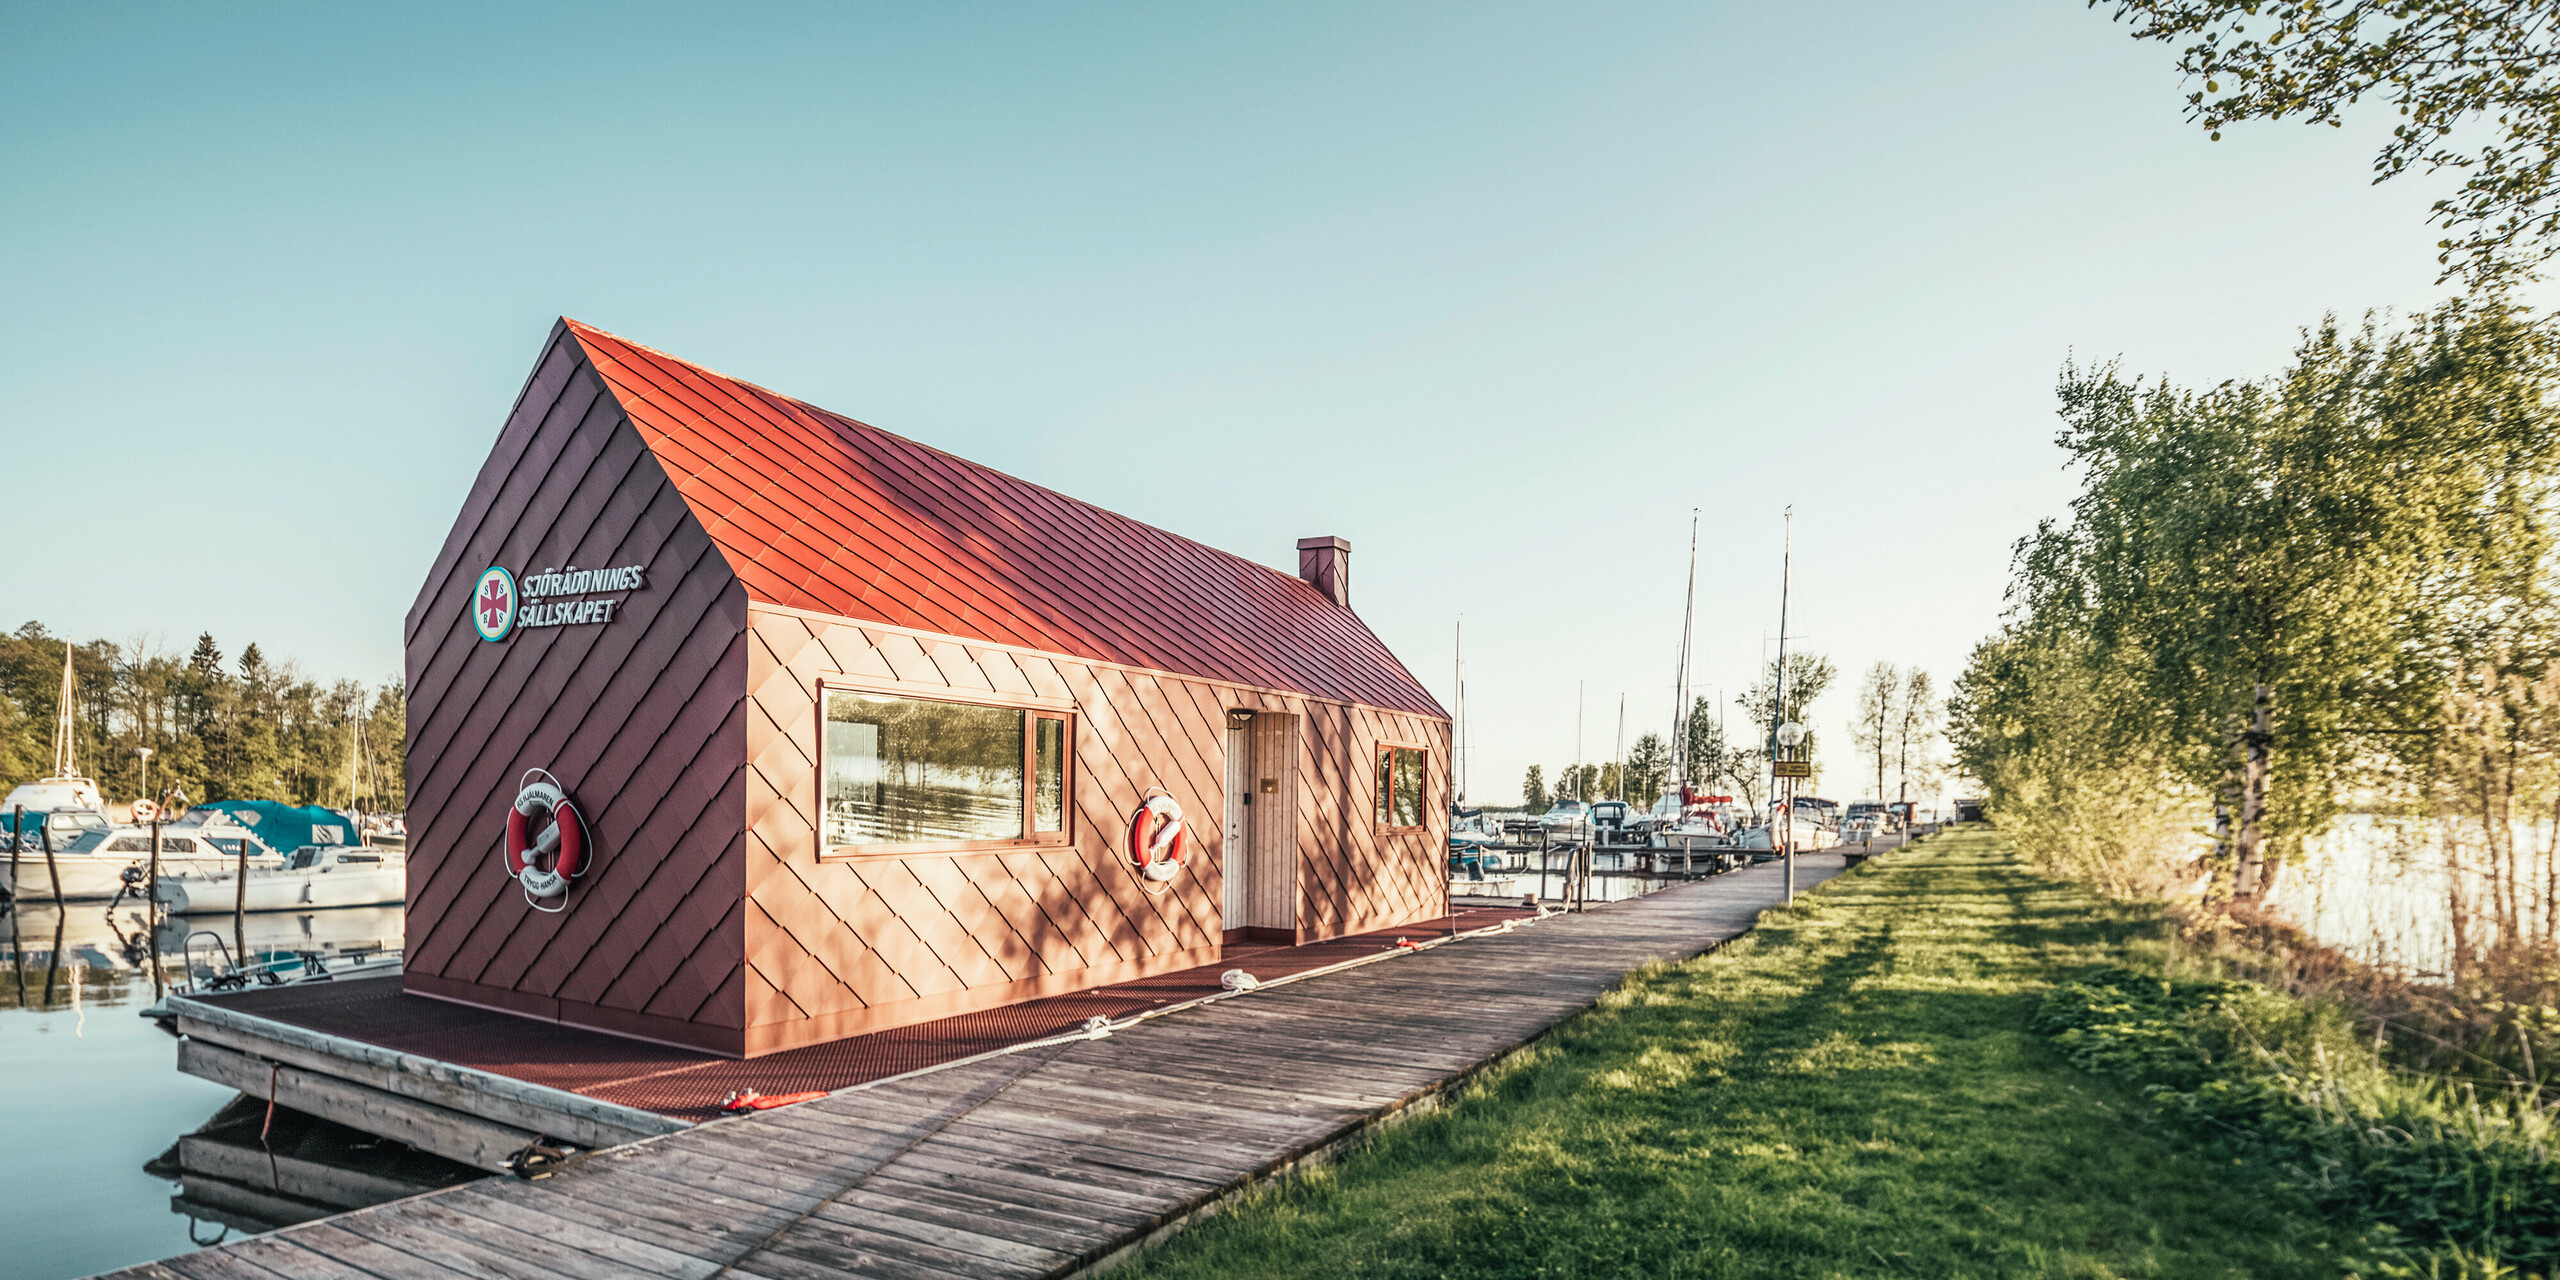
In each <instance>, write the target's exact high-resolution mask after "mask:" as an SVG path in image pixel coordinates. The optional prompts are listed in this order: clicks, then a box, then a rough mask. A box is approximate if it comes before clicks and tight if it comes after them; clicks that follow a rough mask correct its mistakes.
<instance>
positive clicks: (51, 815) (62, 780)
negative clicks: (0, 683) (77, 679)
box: [0, 640, 110, 853]
mask: <svg viewBox="0 0 2560 1280" xmlns="http://www.w3.org/2000/svg"><path fill="white" fill-rule="evenodd" d="M71 694H72V680H71V642H70V641H68V640H65V641H63V642H62V693H61V696H60V697H58V698H56V699H55V701H54V704H53V768H52V771H51V772H50V773H48V774H47V775H46V776H44V777H41V778H38V779H36V780H35V781H33V782H24V783H20V784H18V785H17V786H16V787H14V788H12V789H11V790H10V792H9V795H8V798H7V799H5V800H0V852H8V851H10V850H11V849H13V848H15V846H16V844H17V834H18V822H19V817H18V815H19V813H20V812H21V811H23V812H24V813H25V814H26V822H27V832H26V835H27V839H26V847H25V848H24V849H23V850H19V851H20V852H24V853H35V852H37V850H38V848H39V846H40V844H41V842H40V841H39V840H38V839H37V827H38V825H39V824H41V825H42V826H44V827H47V828H50V829H51V833H52V836H53V847H54V848H56V849H61V848H64V847H66V846H68V845H69V844H70V843H71V842H72V841H73V840H76V839H78V838H80V836H81V835H82V834H83V833H85V832H89V831H95V830H99V829H101V828H104V827H106V826H108V825H110V824H109V823H108V821H107V815H106V807H107V806H106V800H105V798H104V797H102V796H100V795H99V794H98V784H97V782H96V781H95V780H93V779H90V778H86V777H83V776H81V774H80V771H79V770H78V769H77V768H75V767H73V764H74V762H73V760H72V752H73V749H74V746H75V745H76V742H77V738H76V737H75V735H74V734H73V732H72V727H73V725H74V724H75V723H76V722H75V721H74V720H73V719H72V711H71Z"/></svg>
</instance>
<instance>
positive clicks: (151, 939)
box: [0, 902, 404, 1008]
mask: <svg viewBox="0 0 2560 1280" xmlns="http://www.w3.org/2000/svg"><path fill="white" fill-rule="evenodd" d="M403 925H404V921H403V919H402V915H401V911H400V909H399V908H397V907H344V908H339V909H337V910H333V911H305V912H297V913H291V914H286V913H273V914H266V915H251V916H248V917H247V918H245V919H243V920H242V921H241V922H240V926H241V927H240V930H239V936H238V937H237V938H235V937H234V936H233V932H232V929H231V927H230V925H229V923H228V922H220V923H216V922H213V921H207V920H203V919H197V920H187V919H184V918H178V917H172V918H168V919H164V920H163V921H161V923H160V926H159V928H158V929H156V930H155V929H153V928H152V927H151V926H150V924H149V922H148V921H147V919H146V918H145V916H144V914H143V911H142V909H141V907H140V906H139V905H138V904H137V905H134V906H131V907H129V908H123V909H119V910H117V911H116V912H114V913H113V914H110V913H108V912H107V911H104V910H101V909H100V907H99V906H98V904H96V903H85V902H74V903H68V904H65V905H62V906H56V905H54V904H52V903H23V902H22V903H18V904H17V905H16V906H15V907H14V908H11V909H9V910H7V911H5V912H0V972H6V973H7V974H9V975H10V976H11V977H12V978H13V979H14V981H15V984H16V991H17V992H18V993H19V995H20V1003H21V1004H22V1005H23V1006H24V1007H37V1006H39V1005H41V1006H43V1007H48V1008H50V1007H56V1006H60V1005H66V1004H68V1003H70V1002H71V1000H72V999H74V992H73V990H72V984H74V983H77V984H79V986H80V987H81V990H80V991H79V992H78V996H77V998H79V999H82V1000H85V1001H88V1002H90V1003H96V1004H112V1003H117V1002H120V1001H121V1000H122V999H124V998H125V997H126V996H130V995H135V994H142V993H144V992H147V990H148V988H147V987H137V986H136V984H137V983H148V982H149V981H150V978H151V972H152V971H151V968H150V965H151V964H152V962H153V958H154V956H155V955H156V956H157V958H158V963H159V966H160V974H161V979H162V981H164V982H167V983H171V984H173V985H179V986H185V985H190V984H206V985H210V984H212V983H213V982H214V981H215V980H216V979H218V978H221V977H223V976H224V975H226V974H230V973H233V972H238V971H245V975H246V978H247V980H250V981H259V982H290V981H296V980H299V979H301V978H304V977H310V976H321V975H322V974H326V975H327V976H332V977H344V976H350V975H351V974H354V973H357V972H375V971H379V970H381V969H382V968H384V967H386V966H387V967H389V968H390V969H391V970H392V971H394V972H396V971H397V966H398V964H399V955H400V945H401V930H402V927H403ZM191 939H192V940H193V941H194V944H195V945H194V947H193V948H192V952H193V954H192V956H190V948H189V946H188V943H189V941H190V940H191ZM235 946H238V947H241V948H242V949H243V950H245V953H246V954H245V957H241V958H243V959H245V960H246V962H247V963H246V964H245V965H244V964H241V963H238V962H237V961H236V960H235V958H234V956H233V954H232V949H233V948H234V947H235ZM262 975H263V976H262ZM48 993H49V994H48ZM142 998H144V999H146V1000H147V999H150V998H151V997H150V996H149V995H147V994H143V995H142Z"/></svg>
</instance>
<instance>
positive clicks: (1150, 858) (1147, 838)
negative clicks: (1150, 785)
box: [1128, 791, 1188, 884]
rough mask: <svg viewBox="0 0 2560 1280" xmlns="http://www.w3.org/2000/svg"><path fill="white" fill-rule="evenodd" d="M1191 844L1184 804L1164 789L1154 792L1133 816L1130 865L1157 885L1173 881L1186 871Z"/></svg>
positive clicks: (1130, 826)
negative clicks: (1184, 865)
mask: <svg viewBox="0 0 2560 1280" xmlns="http://www.w3.org/2000/svg"><path fill="white" fill-rule="evenodd" d="M1187 843H1188V842H1187V839H1186V836H1185V833H1184V830H1183V821H1182V806H1181V805H1180V804H1178V803H1176V802H1175V801H1174V798H1173V797H1172V796H1169V795H1166V794H1165V793H1164V792H1162V791H1150V793H1149V794H1148V796H1147V798H1146V800H1145V801H1144V802H1142V803H1140V804H1139V805H1138V809H1137V812H1135V813H1132V814H1130V815H1129V844H1128V855H1129V866H1130V869H1132V870H1134V871H1136V872H1137V873H1138V875H1139V876H1140V878H1142V879H1145V880H1147V881H1150V882H1152V883H1155V884H1162V883H1164V882H1165V881H1167V880H1171V879H1172V878H1173V877H1174V875H1175V874H1176V873H1178V872H1180V871H1181V870H1182V854H1183V850H1184V848H1185V847H1186V845H1187Z"/></svg>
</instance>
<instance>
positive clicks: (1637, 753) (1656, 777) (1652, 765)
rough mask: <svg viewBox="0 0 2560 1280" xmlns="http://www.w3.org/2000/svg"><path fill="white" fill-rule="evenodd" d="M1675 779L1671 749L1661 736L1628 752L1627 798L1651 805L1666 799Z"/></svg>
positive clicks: (1644, 740) (1640, 740)
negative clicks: (1671, 780) (1671, 777)
mask: <svg viewBox="0 0 2560 1280" xmlns="http://www.w3.org/2000/svg"><path fill="white" fill-rule="evenodd" d="M1670 776H1671V747H1670V744H1668V743H1665V742H1664V741H1663V740H1662V735H1661V734H1658V733H1648V734H1646V735H1644V736H1643V737H1640V738H1638V739H1636V745H1634V746H1633V747H1630V748H1628V749H1627V765H1626V792H1625V794H1626V798H1627V799H1629V800H1632V801H1634V802H1635V803H1637V804H1640V805H1649V804H1651V803H1653V802H1654V800H1656V799H1657V798H1659V797H1660V796H1661V795H1662V791H1663V788H1664V787H1665V786H1666V785H1667V784H1668V782H1669V779H1670Z"/></svg>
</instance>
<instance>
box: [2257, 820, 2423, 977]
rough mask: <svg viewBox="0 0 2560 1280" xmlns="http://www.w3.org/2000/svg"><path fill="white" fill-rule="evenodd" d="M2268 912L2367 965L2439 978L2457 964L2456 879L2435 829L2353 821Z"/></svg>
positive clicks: (2295, 872)
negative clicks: (2452, 902)
mask: <svg viewBox="0 0 2560 1280" xmlns="http://www.w3.org/2000/svg"><path fill="white" fill-rule="evenodd" d="M2303 853H2304V861H2303V864H2302V865H2301V866H2299V867H2295V868H2292V869H2289V870H2288V871H2286V872H2285V874H2284V876H2283V878H2281V879H2279V880H2277V881H2276V891H2275V893H2274V894H2273V895H2271V897H2270V898H2269V905H2271V906H2273V907H2274V908H2275V909H2276V910H2277V911H2278V912H2280V913H2281V914H2283V915H2284V917H2285V918H2286V919H2288V920H2291V921H2293V922H2294V923H2295V924H2298V925H2300V926H2302V928H2303V929H2304V930H2305V931H2307V932H2309V933H2310V934H2311V936H2312V937H2314V938H2317V939H2319V940H2320V941H2322V942H2325V943H2328V944H2329V945H2331V946H2333V947H2337V948H2338V949H2340V950H2342V951H2344V952H2346V953H2347V954H2348V955H2350V956H2353V957H2355V958H2356V959H2358V960H2361V961H2364V962H2365V963H2367V964H2375V965H2382V966H2386V967H2389V968H2393V969H2397V970H2399V971H2401V972H2403V973H2406V974H2409V975H2410V976H2412V977H2417V978H2434V977H2440V976H2442V974H2443V973H2444V971H2445V969H2446V968H2447V967H2448V965H2449V963H2450V961H2451V959H2452V950H2453V936H2452V930H2451V928H2450V924H2449V914H2448V909H2447V907H2446V901H2445V900H2446V895H2447V893H2448V892H2449V891H2450V889H2451V887H2452V879H2453V873H2452V871H2451V869H2450V868H2449V867H2448V866H2447V863H2446V859H2445V853H2444V845H2443V836H2442V832H2441V831H2440V830H2439V829H2438V827H2437V826H2436V824H2435V823H2432V822H2425V821H2419V820H2415V819H2406V818H2379V817H2374V816H2371V815H2367V814H2351V815H2349V816H2347V817H2344V818H2341V819H2339V820H2338V822H2337V824H2336V825H2335V826H2333V827H2332V828H2330V830H2329V831H2328V832H2327V833H2325V834H2324V835H2322V836H2321V837H2320V838H2319V839H2318V840H2315V841H2312V842H2311V843H2310V844H2309V845H2308V846H2307V847H2306V848H2305V849H2304V850H2303Z"/></svg>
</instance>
